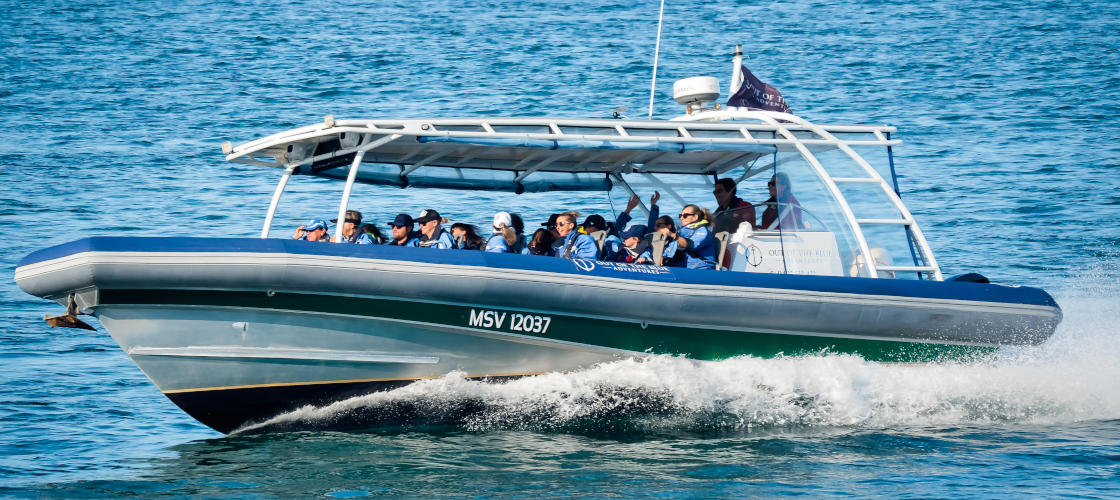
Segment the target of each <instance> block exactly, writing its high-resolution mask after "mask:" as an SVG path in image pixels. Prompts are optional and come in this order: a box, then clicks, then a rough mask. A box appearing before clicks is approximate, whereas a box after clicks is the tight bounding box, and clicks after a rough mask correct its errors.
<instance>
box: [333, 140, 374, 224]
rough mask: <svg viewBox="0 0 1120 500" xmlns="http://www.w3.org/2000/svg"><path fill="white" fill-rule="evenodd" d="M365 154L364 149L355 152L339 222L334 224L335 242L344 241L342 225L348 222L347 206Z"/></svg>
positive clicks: (339, 208)
mask: <svg viewBox="0 0 1120 500" xmlns="http://www.w3.org/2000/svg"><path fill="white" fill-rule="evenodd" d="M365 155H366V151H365V150H364V149H362V150H359V151H358V152H357V153H354V163H351V164H350V175H347V176H346V187H344V188H342V202H341V203H339V204H338V223H337V224H335V226H334V238H333V239H332V240H331V241H334V242H335V243H341V242H342V226H343V225H345V224H346V207H347V206H349V205H350V190H352V189H354V179H357V178H358V167H359V166H361V165H362V158H363V157H365Z"/></svg>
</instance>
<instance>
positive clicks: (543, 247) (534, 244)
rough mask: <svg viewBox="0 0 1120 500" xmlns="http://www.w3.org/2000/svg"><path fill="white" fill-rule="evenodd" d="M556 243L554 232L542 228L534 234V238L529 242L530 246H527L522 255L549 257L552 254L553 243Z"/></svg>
mask: <svg viewBox="0 0 1120 500" xmlns="http://www.w3.org/2000/svg"><path fill="white" fill-rule="evenodd" d="M554 241H556V236H555V235H554V234H553V232H552V230H550V229H545V228H543V227H542V228H540V229H538V230H537V231H536V232H535V233H533V238H532V239H531V240H529V244H528V245H525V249H524V250H522V251H521V255H549V254H551V253H552V243H553V242H554Z"/></svg>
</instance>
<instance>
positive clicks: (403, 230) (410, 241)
mask: <svg viewBox="0 0 1120 500" xmlns="http://www.w3.org/2000/svg"><path fill="white" fill-rule="evenodd" d="M412 224H413V222H412V216H411V215H408V214H397V218H395V219H393V221H392V222H390V223H389V225H390V226H393V239H391V240H389V242H388V243H385V244H386V245H395V246H399V247H414V246H418V245H417V243H419V242H420V239H419V238H417V237H416V235H415V233H414V232H413V231H412Z"/></svg>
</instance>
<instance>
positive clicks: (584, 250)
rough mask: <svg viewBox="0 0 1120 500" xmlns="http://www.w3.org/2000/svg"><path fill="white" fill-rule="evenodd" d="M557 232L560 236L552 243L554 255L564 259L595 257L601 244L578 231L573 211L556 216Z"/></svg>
mask: <svg viewBox="0 0 1120 500" xmlns="http://www.w3.org/2000/svg"><path fill="white" fill-rule="evenodd" d="M556 233H557V235H559V236H560V237H559V238H558V239H557V240H556V241H555V242H553V243H552V256H553V257H560V258H562V259H594V258H595V257H596V256H597V255H598V254H599V246H598V245H596V244H595V240H594V239H592V238H591V237H590V236H588V235H586V234H583V233H581V232H579V231H576V218H575V216H573V215H572V213H571V212H565V213H562V214H560V215H559V216H558V217H556Z"/></svg>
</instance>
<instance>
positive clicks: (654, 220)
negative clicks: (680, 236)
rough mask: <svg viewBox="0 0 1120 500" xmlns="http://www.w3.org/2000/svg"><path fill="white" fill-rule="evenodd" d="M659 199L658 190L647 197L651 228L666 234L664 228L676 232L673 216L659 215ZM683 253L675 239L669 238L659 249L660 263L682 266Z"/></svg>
mask: <svg viewBox="0 0 1120 500" xmlns="http://www.w3.org/2000/svg"><path fill="white" fill-rule="evenodd" d="M660 199H661V193H660V192H658V191H654V192H653V196H651V197H650V198H649V220H650V225H651V226H653V230H654V231H656V232H659V233H662V234H665V235H666V236H667V235H668V233H665V230H668V231H669V232H670V233H676V232H677V225H676V223H674V222H673V218H672V217H669V216H668V215H659V214H660V213H661V208H660V207H658V206H657V202H658V201H659V200H660ZM684 264H685V255H684V252H683V251H681V249H680V247H679V246H678V245H677V241H676V240H673V239H669V241H668V242H667V243H665V249H664V250H662V251H661V265H662V266H666V267H684Z"/></svg>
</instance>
